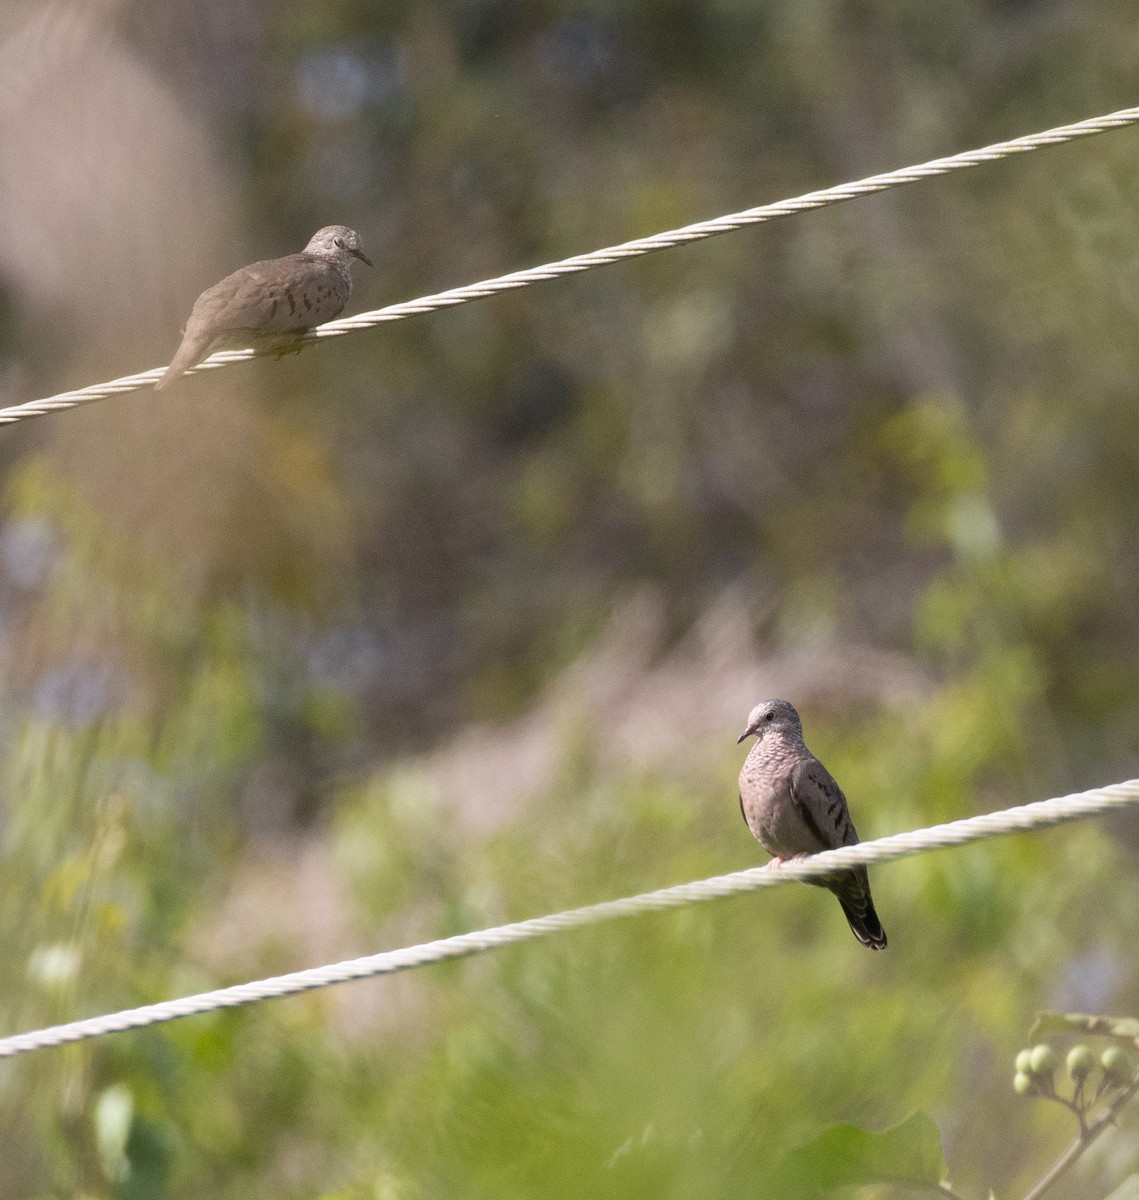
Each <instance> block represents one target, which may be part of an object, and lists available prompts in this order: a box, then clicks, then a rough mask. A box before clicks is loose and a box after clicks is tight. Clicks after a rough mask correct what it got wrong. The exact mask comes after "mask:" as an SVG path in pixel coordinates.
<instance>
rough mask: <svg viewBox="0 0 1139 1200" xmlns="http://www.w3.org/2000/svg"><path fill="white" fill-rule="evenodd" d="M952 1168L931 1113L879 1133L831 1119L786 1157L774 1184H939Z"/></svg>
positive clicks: (794, 1187) (805, 1189) (812, 1187)
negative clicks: (827, 1124)
mask: <svg viewBox="0 0 1139 1200" xmlns="http://www.w3.org/2000/svg"><path fill="white" fill-rule="evenodd" d="M947 1174H948V1168H947V1167H946V1165H945V1157H944V1155H943V1154H942V1151H941V1134H940V1133H939V1132H938V1128H937V1126H936V1125H935V1124H934V1123H933V1121H932V1119H931V1118H930V1117H928V1116H927V1115H926V1114H925V1113H923V1112H916V1113H913V1114H912V1115H911V1116H909V1117H907V1118H906V1119H905V1120H904V1121H903V1122H902V1123H901V1124H900V1125H895V1126H893V1128H891V1129H884V1130H882V1131H881V1132H880V1133H874V1132H871V1131H869V1130H866V1129H859V1128H858V1126H857V1125H832V1126H831V1127H830V1128H829V1129H825V1130H823V1132H822V1133H820V1134H819V1135H818V1137H816V1138H813V1139H812V1140H811V1141H809V1142H806V1143H805V1144H804V1145H802V1146H797V1147H796V1148H795V1149H794V1150H791V1151H790V1152H789V1153H788V1154H787V1155H786V1156H785V1157H784V1158H783V1160H782V1162H781V1163H780V1164H779V1166H778V1167H777V1168H776V1171H775V1175H774V1179H773V1180H772V1185H773V1186H772V1190H773V1191H775V1190H776V1188H778V1189H780V1190H781V1191H782V1192H783V1193H785V1194H788V1195H809V1194H811V1193H812V1192H813V1193H815V1194H820V1193H825V1192H831V1191H834V1190H835V1189H836V1188H843V1187H856V1186H859V1185H862V1184H868V1183H894V1184H902V1185H908V1186H911V1187H914V1186H917V1187H937V1185H938V1184H939V1183H941V1181H942V1180H943V1179H944V1178H945V1177H946V1175H947Z"/></svg>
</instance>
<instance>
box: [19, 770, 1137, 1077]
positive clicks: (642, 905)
mask: <svg viewBox="0 0 1139 1200" xmlns="http://www.w3.org/2000/svg"><path fill="white" fill-rule="evenodd" d="M1136 803H1139V779H1131V780H1128V781H1126V782H1125V783H1116V784H1112V785H1110V786H1108V787H1103V788H1094V789H1092V790H1091V791H1087V792H1078V793H1075V794H1074V795H1070V796H1061V797H1059V798H1057V799H1053V800H1041V801H1039V802H1037V803H1035V804H1026V805H1023V806H1022V807H1019V808H1009V809H1005V810H1003V811H1001V812H994V813H986V814H984V815H982V816H979V817H969V818H967V819H966V820H963V821H953V822H950V823H949V824H948V825H935V826H932V827H931V828H928V829H918V830H915V831H913V832H911V833H899V834H895V835H894V836H892V837H885V838H879V839H878V840H877V841H873V842H862V843H861V844H860V845H857V846H847V847H844V848H843V849H840V850H828V851H826V852H825V853H823V854H816V855H814V856H813V857H811V858H809V859H803V860H797V861H794V862H788V863H784V864H783V865H782V866H781V867H780V868H779V869H778V870H771V869H769V868H768V867H753V868H752V869H751V870H748V871H737V872H735V873H734V874H731V875H718V876H715V877H713V878H712V879H702V880H700V881H698V882H695V883H682V884H679V885H677V886H675V887H667V888H661V889H660V890H659V891H655V892H645V893H643V894H642V895H639V896H627V897H625V898H624V899H620V900H607V901H605V902H603V903H601V904H591V905H589V906H588V907H586V908H574V909H570V910H568V911H566V912H560V913H553V914H551V915H550V916H545V917H534V918H531V919H530V920H528V921H517V922H514V923H512V924H510V925H499V926H497V927H495V928H492V929H483V930H481V931H479V932H476V933H463V934H458V935H457V936H455V937H448V938H441V939H439V940H438V941H434V942H425V943H423V944H422V945H419V946H408V947H406V948H405V949H402V950H388V951H385V952H384V953H381V954H371V955H368V956H367V957H365V958H354V959H349V960H348V961H347V962H341V963H334V964H332V965H331V966H326V967H314V968H311V969H309V970H307V971H294V972H292V973H291V974H288V975H278V976H276V977H274V978H272V979H262V980H259V981H258V982H255V983H243V984H238V985H237V986H235V987H228V988H219V989H218V990H217V991H213V992H202V993H200V994H199V995H196V996H185V997H183V998H182V999H179V1000H167V1001H164V1002H162V1003H160V1004H147V1005H144V1006H143V1007H142V1008H131V1009H127V1010H126V1011H124V1012H117V1013H111V1014H109V1015H108V1016H103V1017H90V1018H88V1019H86V1020H82V1021H72V1022H70V1023H69V1024H66V1025H55V1026H52V1027H51V1028H50V1029H40V1030H36V1031H34V1032H32V1033H20V1034H15V1035H13V1036H12V1037H6V1038H0V1058H11V1057H13V1056H15V1055H17V1054H26V1053H28V1052H29V1051H32V1050H42V1049H45V1048H47V1047H49V1046H61V1045H64V1044H65V1043H67V1042H77V1041H81V1040H83V1039H85V1038H93V1037H101V1036H103V1035H104V1034H108V1033H120V1032H122V1031H123V1030H127V1029H138V1028H141V1027H142V1026H144V1025H155V1024H158V1023H159V1022H162V1021H173V1020H176V1019H177V1018H179V1017H191V1016H195V1015H197V1014H199V1013H207V1012H213V1011H215V1010H216V1009H220V1008H236V1007H238V1006H239V1005H243V1004H254V1003H256V1002H258V1001H260V1000H271V999H275V998H277V997H280V996H295V995H297V994H298V993H300V992H307V991H311V990H312V989H314V988H324V987H331V986H332V985H333V984H337V983H347V982H349V981H351V980H353V979H366V978H369V977H371V976H373V975H390V974H393V973H394V972H396V971H407V970H410V969H412V968H413V967H423V966H427V965H428V964H430V963H437V962H443V961H445V960H446V959H451V958H464V957H466V956H467V955H470V954H481V953H483V952H484V951H486V950H495V949H497V948H498V947H500V946H509V945H512V944H513V943H515V942H525V941H530V940H531V939H533V938H539V937H545V936H546V935H547V934H550V933H559V932H562V931H563V930H567V929H577V928H579V927H581V926H584V925H596V924H598V923H599V922H602V921H612V920H615V919H617V918H618V917H631V916H635V915H637V914H639V913H647V912H656V911H658V910H660V909H665V908H677V907H679V906H681V905H685V904H696V903H699V902H701V901H704V900H715V899H719V898H721V897H724V896H735V895H739V894H740V893H742V892H751V891H755V890H756V889H758V888H765V887H778V886H779V885H780V884H784V883H791V882H793V881H795V880H803V879H809V878H813V877H816V876H819V875H826V874H829V873H831V872H832V871H836V870H842V869H844V868H848V867H854V866H859V865H869V864H871V863H880V862H887V861H889V860H890V859H895V858H904V857H906V856H907V855H911V854H921V853H925V852H926V851H929V850H942V849H945V848H946V847H949V846H961V845H964V844H965V843H966V842H976V841H981V840H983V839H986V838H991V837H996V836H998V835H1000V834H1008V833H1018V832H1024V831H1026V830H1032V829H1040V828H1043V827H1045V826H1049V825H1059V824H1061V823H1062V822H1065V821H1075V820H1079V819H1081V818H1084V817H1092V816H1099V815H1101V814H1103V813H1107V812H1111V811H1114V810H1117V809H1122V808H1125V807H1127V806H1128V805H1132V804H1136Z"/></svg>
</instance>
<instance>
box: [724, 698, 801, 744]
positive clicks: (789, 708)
mask: <svg viewBox="0 0 1139 1200" xmlns="http://www.w3.org/2000/svg"><path fill="white" fill-rule="evenodd" d="M769 733H776V734H783V735H785V736H787V737H794V738H802V736H803V722H802V721H800V720H799V714H798V713H797V712H796V711H795V706H794V705H793V704H791V703H789V702H788V701H787V700H762V701H761V702H760V703H759V704H757V705H756V706H755V708H753V709H752V710H751V713H750V714H749V715H748V719H747V728H746V729H745V730H744V731H743V733H741V734H740V736H739V739H738V741H737V745H738V744H739V742H743V741H746V740H747V739H748V738H749V737H757V738H758V739H759V740H760V741H763V739H764V738H765V737H766V736H767V735H768V734H769Z"/></svg>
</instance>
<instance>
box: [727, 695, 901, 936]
mask: <svg viewBox="0 0 1139 1200" xmlns="http://www.w3.org/2000/svg"><path fill="white" fill-rule="evenodd" d="M749 737H754V738H755V739H756V742H755V745H754V746H752V748H751V751H750V753H749V754H748V756H747V758H746V759H745V760H744V765H743V768H742V769H741V771H740V811H741V812H742V813H743V816H744V820H745V821H746V822H747V826H748V828H749V829H750V830H751V831H752V833H753V834H754V835H755V838H756V840H757V841H758V842H759V844H760V845H761V846H762V847H763V848H764V849H765V850H766V851H767V852H768V854H771V855H773V856H774V858H773V860H772V862H771V864H770V865H771V866H773V867H775V866H778V865H779V864H780V863H781V862H783V861H784V860H786V859H790V858H804V857H806V856H807V855H811V854H818V853H819V852H820V851H822V850H835V849H837V848H838V847H839V846H854V845H856V844H857V842H858V834H857V832H856V831H855V828H854V823H853V822H852V821H851V819H850V813H849V811H848V810H847V807H846V797H845V796H844V795H843V794H842V788H840V787H839V786H838V784H837V783H835V781H834V779H833V778H832V777H831V774H830V772H829V771H828V770H827V769H826V767H824V766H823V764H822V763H821V762H819V760H818V759H817V758H816V757H815V756H814V755H813V754H812V753H811V752H810V750H808V749H807V746H806V743H805V742H804V741H803V724H802V722H801V721H800V719H799V714H798V713H797V712H796V711H795V709H794V706H793V705H791V704H789V703H788V702H787V701H786V700H764V701H763V702H762V703H761V704H757V705H756V706H755V708H753V709H752V711H751V715H750V716H749V717H748V719H747V728H746V729H745V730H744V731H743V733H742V734H741V735H740V738H739V740H740V741H741V742H743V741H746V740H747V739H748V738H749ZM805 882H808V883H811V884H814V885H815V886H816V887H825V888H829V889H830V890H831V891H832V892H834V894H835V895H836V896H837V897H838V902H839V904H841V905H842V911H843V912H844V913H845V914H846V919H847V921H848V922H849V923H850V928H851V930H852V931H853V933H854V936H855V937H856V938H858V940H859V941H860V942H861V943H862V944H863V945H864V946H869V947H870V949H871V950H884V949H885V948H886V931H885V930H884V929H883V928H882V922H881V921H879V920H878V914H877V913H876V912H875V911H874V901H873V899H871V896H870V879H869V877H868V875H867V874H866V868H865V867H855V868H853V869H852V870H849V871H836V872H835V873H834V874H833V875H826V876H824V877H822V878H820V879H818V880H813V879H812V880H806V881H805Z"/></svg>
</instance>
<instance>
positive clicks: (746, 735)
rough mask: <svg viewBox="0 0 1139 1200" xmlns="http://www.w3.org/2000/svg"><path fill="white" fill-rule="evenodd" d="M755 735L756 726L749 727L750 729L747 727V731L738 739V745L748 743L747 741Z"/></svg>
mask: <svg viewBox="0 0 1139 1200" xmlns="http://www.w3.org/2000/svg"><path fill="white" fill-rule="evenodd" d="M753 733H755V726H754V725H749V726H748V727H747V728H746V729H745V730H744V731H743V733H741V734H740V736H739V737H738V738H736V745H737V746H738V745H739V744H740V742H746V741H747V740H748V738H749V737H751V735H752V734H753Z"/></svg>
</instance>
